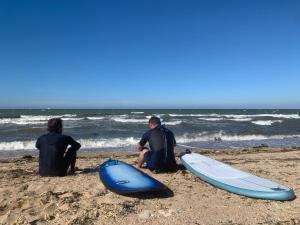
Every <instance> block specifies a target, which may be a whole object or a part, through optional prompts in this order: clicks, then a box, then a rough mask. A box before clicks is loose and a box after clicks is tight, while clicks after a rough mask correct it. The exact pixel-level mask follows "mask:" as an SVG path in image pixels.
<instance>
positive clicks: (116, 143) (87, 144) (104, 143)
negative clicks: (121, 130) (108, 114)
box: [79, 137, 139, 148]
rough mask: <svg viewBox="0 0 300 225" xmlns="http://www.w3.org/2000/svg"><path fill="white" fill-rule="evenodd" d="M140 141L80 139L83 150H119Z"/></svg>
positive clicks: (129, 139)
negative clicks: (118, 148)
mask: <svg viewBox="0 0 300 225" xmlns="http://www.w3.org/2000/svg"><path fill="white" fill-rule="evenodd" d="M138 141H139V139H135V138H134V137H127V138H109V139H105V138H101V139H80V140H79V142H80V143H81V146H82V148H117V147H128V146H132V145H135V144H137V143H138Z"/></svg>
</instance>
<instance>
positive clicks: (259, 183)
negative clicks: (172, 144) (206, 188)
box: [180, 153, 295, 201]
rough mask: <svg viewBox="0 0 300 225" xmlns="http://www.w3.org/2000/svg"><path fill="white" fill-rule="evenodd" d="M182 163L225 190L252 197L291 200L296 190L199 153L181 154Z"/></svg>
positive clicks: (197, 174)
mask: <svg viewBox="0 0 300 225" xmlns="http://www.w3.org/2000/svg"><path fill="white" fill-rule="evenodd" d="M180 159H181V162H182V164H183V165H184V166H185V167H186V168H187V169H188V170H189V171H191V172H192V173H193V174H195V175H196V176H198V177H200V178H201V179H202V180H204V181H206V182H207V183H210V184H212V185H213V186H215V187H218V188H221V189H223V190H226V191H229V192H232V193H235V194H239V195H244V196H248V197H252V198H260V199H269V200H280V201H285V200H291V199H294V198H295V194H294V191H293V190H292V189H291V188H289V187H286V186H283V185H281V184H278V183H276V182H273V181H271V180H268V179H265V178H261V177H258V176H255V175H253V174H250V173H247V172H244V171H241V170H239V169H236V168H234V167H232V166H230V165H228V164H225V163H223V162H220V161H217V160H214V159H211V158H209V157H207V156H203V155H200V154H198V153H190V154H184V155H183V156H181V158H180Z"/></svg>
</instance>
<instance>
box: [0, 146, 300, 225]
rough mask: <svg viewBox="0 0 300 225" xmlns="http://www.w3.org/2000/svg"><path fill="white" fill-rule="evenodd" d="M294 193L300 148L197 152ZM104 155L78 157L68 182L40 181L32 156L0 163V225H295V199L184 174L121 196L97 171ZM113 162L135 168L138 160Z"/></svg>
mask: <svg viewBox="0 0 300 225" xmlns="http://www.w3.org/2000/svg"><path fill="white" fill-rule="evenodd" d="M202 153H203V154H205V155H208V156H210V157H212V158H215V159H218V160H222V161H224V162H226V163H229V164H231V165H234V166H235V167H238V168H240V169H243V170H245V171H249V172H251V173H253V174H256V175H258V176H262V177H265V178H269V179H271V180H274V181H277V182H279V183H281V184H283V185H286V186H289V187H292V188H293V189H294V191H295V193H296V195H299V194H300V172H299V171H300V151H299V149H268V148H265V149H247V150H239V151H227V152H226V151H217V150H215V151H202ZM108 156H109V155H108V154H102V153H101V154H98V155H95V154H93V155H91V154H90V155H81V156H80V157H79V159H78V163H77V164H78V167H79V168H80V169H81V170H80V171H78V172H76V175H74V176H67V177H40V176H39V175H38V170H37V168H38V163H37V159H36V158H27V159H26V158H25V159H14V160H1V161H0V177H1V180H0V224H126V225H130V224H172V225H174V224H180V225H181V224H195V225H196V224H277V225H279V224H300V199H299V198H296V199H294V200H293V201H287V202H280V201H269V200H259V199H252V198H247V197H243V196H239V195H235V194H232V193H229V192H226V191H223V190H220V189H217V188H215V187H213V186H211V185H209V184H207V183H205V182H203V181H201V180H200V179H199V178H197V177H195V176H194V175H192V174H191V173H190V172H188V171H186V170H183V169H181V170H178V171H177V172H176V173H169V174H153V173H151V172H149V171H147V170H145V172H147V173H149V174H151V175H152V176H153V177H155V178H156V179H158V180H159V181H161V182H163V183H164V184H166V185H167V186H168V187H169V188H170V190H172V193H171V192H168V193H165V194H163V195H160V196H158V195H145V196H140V197H139V198H137V197H126V196H121V195H118V194H115V193H113V192H111V191H109V190H106V189H105V187H104V186H103V184H102V183H101V181H100V180H99V176H98V172H97V166H98V165H99V164H101V163H102V162H104V161H105V160H106V159H107V158H108ZM113 157H114V158H116V159H120V160H124V161H126V162H128V163H131V164H136V157H137V154H129V153H127V154H124V153H115V154H114V156H113Z"/></svg>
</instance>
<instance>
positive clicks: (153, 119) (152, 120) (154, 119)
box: [149, 116, 161, 125]
mask: <svg viewBox="0 0 300 225" xmlns="http://www.w3.org/2000/svg"><path fill="white" fill-rule="evenodd" d="M150 123H151V124H154V125H160V124H161V123H160V119H159V118H158V117H157V116H152V117H151V118H150V119H149V124H150Z"/></svg>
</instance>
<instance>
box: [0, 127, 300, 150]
mask: <svg viewBox="0 0 300 225" xmlns="http://www.w3.org/2000/svg"><path fill="white" fill-rule="evenodd" d="M215 138H221V140H222V141H251V140H267V139H275V140H282V139H285V138H300V135H272V136H266V135H226V134H224V133H223V132H222V131H221V132H219V133H215V134H209V133H207V132H202V133H197V134H184V135H182V136H178V137H176V141H177V142H178V143H191V142H202V141H214V140H215ZM78 141H79V142H80V143H81V146H82V149H91V148H123V147H133V146H134V145H135V144H136V143H138V141H139V139H138V138H134V137H126V138H107V139H105V138H99V139H80V140H78ZM35 142H36V141H35V140H34V141H33V140H30V141H12V142H0V151H13V150H35Z"/></svg>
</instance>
